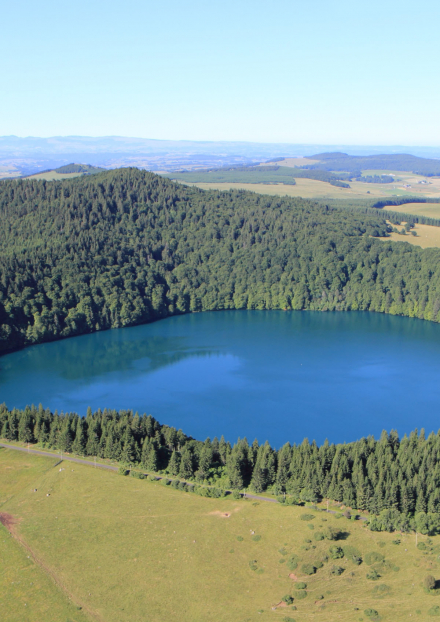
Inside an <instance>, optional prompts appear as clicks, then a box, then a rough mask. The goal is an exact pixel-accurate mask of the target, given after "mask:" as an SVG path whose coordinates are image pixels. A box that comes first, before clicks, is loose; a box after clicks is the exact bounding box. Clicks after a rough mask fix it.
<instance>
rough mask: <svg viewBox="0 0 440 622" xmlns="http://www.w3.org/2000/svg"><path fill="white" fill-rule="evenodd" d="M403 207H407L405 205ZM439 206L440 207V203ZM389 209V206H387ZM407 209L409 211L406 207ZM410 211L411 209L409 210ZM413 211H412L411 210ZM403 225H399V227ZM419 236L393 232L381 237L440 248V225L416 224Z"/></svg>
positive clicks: (415, 227) (415, 229)
mask: <svg viewBox="0 0 440 622" xmlns="http://www.w3.org/2000/svg"><path fill="white" fill-rule="evenodd" d="M403 207H405V208H406V207H407V206H406V205H404V206H403ZM437 207H440V206H439V205H438V206H437ZM387 209H388V208H387ZM405 211H407V210H406V209H405ZM408 213H410V212H409V210H408ZM411 213H412V212H411ZM401 228H402V227H400V226H397V229H401ZM413 231H415V232H416V233H417V236H414V235H412V234H411V233H409V234H406V235H402V234H400V233H394V232H393V233H391V234H390V237H387V238H380V239H381V240H391V241H392V242H409V244H413V246H420V247H421V248H440V227H433V226H431V225H420V224H416V225H414V229H413Z"/></svg>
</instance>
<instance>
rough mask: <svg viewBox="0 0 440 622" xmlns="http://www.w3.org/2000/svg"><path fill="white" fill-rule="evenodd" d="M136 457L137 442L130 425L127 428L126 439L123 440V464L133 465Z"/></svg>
mask: <svg viewBox="0 0 440 622" xmlns="http://www.w3.org/2000/svg"><path fill="white" fill-rule="evenodd" d="M135 457H136V448H135V442H134V438H133V434H132V431H131V427H130V426H129V425H127V426H126V428H125V433H124V438H123V440H122V452H121V458H120V459H121V462H123V463H124V464H133V462H134V460H135Z"/></svg>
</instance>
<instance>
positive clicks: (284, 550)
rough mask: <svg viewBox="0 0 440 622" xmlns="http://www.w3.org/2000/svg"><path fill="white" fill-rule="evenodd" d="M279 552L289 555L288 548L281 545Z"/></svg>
mask: <svg viewBox="0 0 440 622" xmlns="http://www.w3.org/2000/svg"><path fill="white" fill-rule="evenodd" d="M278 553H280V554H281V555H287V549H285V548H284V547H281V548H280V549H278Z"/></svg>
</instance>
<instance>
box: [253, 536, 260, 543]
mask: <svg viewBox="0 0 440 622" xmlns="http://www.w3.org/2000/svg"><path fill="white" fill-rule="evenodd" d="M252 540H253V541H254V542H259V541H260V540H261V536H252Z"/></svg>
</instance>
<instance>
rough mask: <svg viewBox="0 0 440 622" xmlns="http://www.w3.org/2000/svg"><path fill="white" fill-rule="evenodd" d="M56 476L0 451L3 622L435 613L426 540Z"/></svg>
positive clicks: (140, 484)
mask: <svg viewBox="0 0 440 622" xmlns="http://www.w3.org/2000/svg"><path fill="white" fill-rule="evenodd" d="M57 462H58V460H57V459H55V458H53V459H52V458H42V457H37V456H33V455H31V454H22V453H19V452H16V451H13V450H9V449H1V450H0V482H1V486H0V489H1V501H0V503H1V506H0V512H1V514H2V517H3V520H4V522H5V518H4V517H5V516H6V517H7V520H6V522H7V521H9V523H8V524H9V528H10V529H11V531H12V533H13V535H14V537H11V536H10V535H9V533H8V531H7V530H6V528H5V527H2V531H1V535H2V538H1V549H0V550H1V556H2V566H1V568H2V571H1V573H0V598H1V601H2V621H3V622H10V621H12V620H14V621H15V620H20V621H21V620H29V621H41V620H44V621H46V620H47V621H51V620H57V621H58V620H62V621H63V622H64V620H66V621H67V620H70V621H71V622H82V621H83V620H87V619H88V620H101V621H106V622H125V621H127V622H128V621H130V622H135V621H141V620H142V621H144V620H147V621H154V622H159V621H164V622H169V621H176V622H177V621H179V622H180V621H181V622H211V621H213V620H215V621H218V622H222V621H224V622H235V621H237V622H251V621H254V620H255V621H257V620H258V621H264V620H279V621H280V622H289V621H293V620H295V621H296V622H302V621H304V622H305V621H309V620H310V621H312V620H313V621H319V622H320V621H322V622H324V621H325V622H333V621H336V620H340V619H343V620H344V621H347V622H355V621H360V620H363V621H364V622H367V621H368V620H377V621H378V620H383V621H392V620H397V619H398V620H409V619H410V617H411V619H415V620H417V619H419V620H426V619H430V618H431V614H432V613H433V612H436V611H437V609H436V607H437V605H439V611H440V598H437V592H439V593H440V590H436V589H433V590H431V591H429V590H427V589H426V588H424V586H423V582H424V579H425V578H426V576H427V575H431V574H432V575H434V576H435V577H438V576H439V574H440V570H439V565H438V564H439V562H438V558H439V554H440V536H436V537H432V538H428V537H426V536H419V538H418V546H416V540H415V535H414V534H400V533H376V532H371V531H370V530H369V529H368V527H367V526H366V523H365V521H359V520H356V521H354V520H349V519H347V518H346V517H345V516H344V515H343V514H342V511H343V508H341V509H340V513H339V514H336V515H334V514H329V513H327V512H325V511H323V509H324V508H311V507H299V506H283V505H280V504H275V503H268V502H264V501H262V500H257V501H255V500H234V499H232V498H228V497H226V498H222V499H211V498H203V497H199V496H197V495H193V494H191V493H186V492H181V491H179V490H175V489H172V488H171V487H166V486H164V485H163V484H161V483H160V482H159V481H156V482H152V481H148V480H139V479H135V478H133V477H122V476H121V475H118V474H117V473H113V472H107V471H104V470H102V469H99V468H97V469H95V468H93V466H83V465H78V464H74V463H71V462H61V463H58V464H57ZM332 537H333V538H336V539H329V538H332ZM28 556H29V557H28ZM34 560H35V561H34ZM283 598H284V600H283ZM429 612H431V614H430V613H429Z"/></svg>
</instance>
